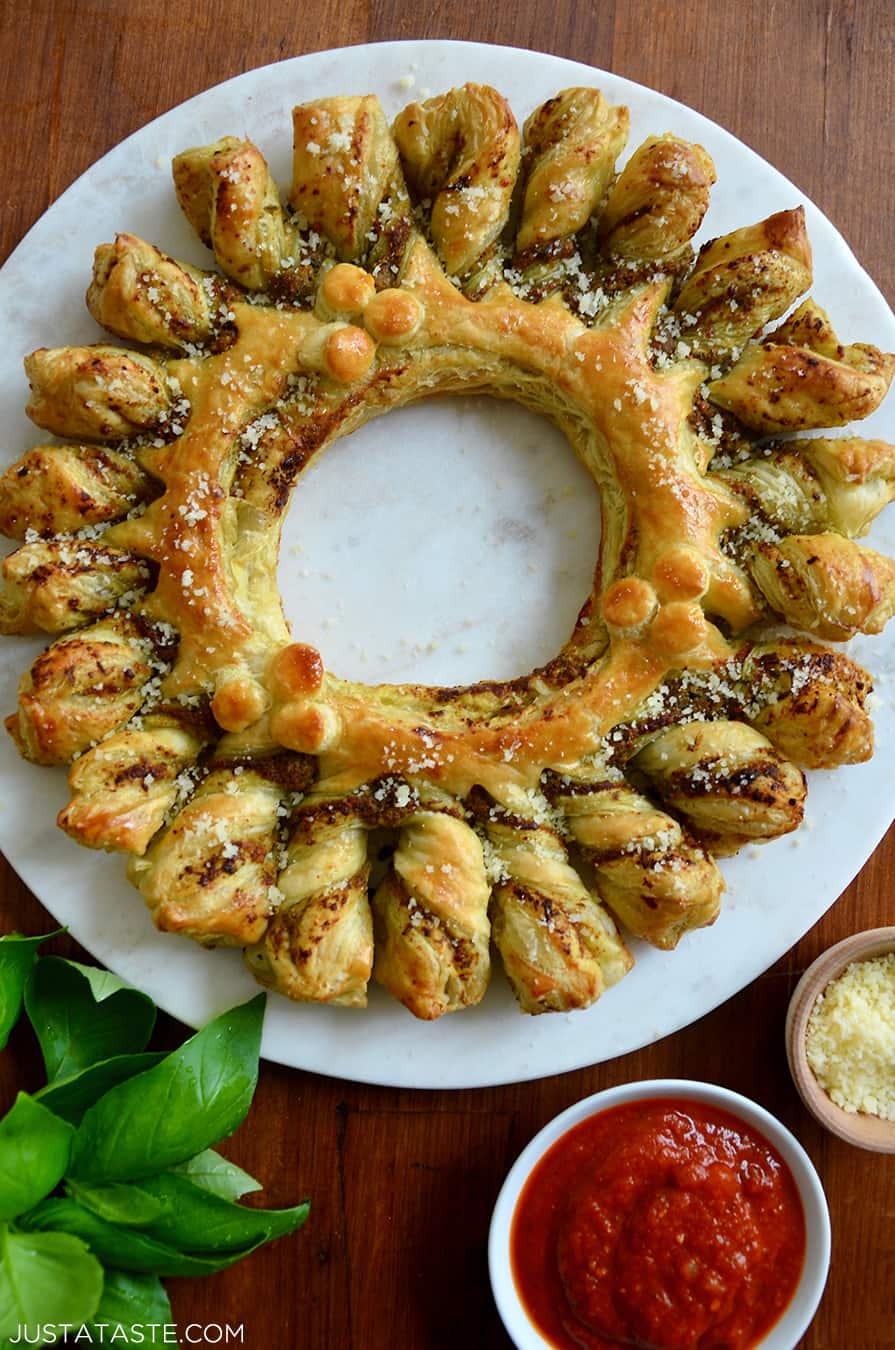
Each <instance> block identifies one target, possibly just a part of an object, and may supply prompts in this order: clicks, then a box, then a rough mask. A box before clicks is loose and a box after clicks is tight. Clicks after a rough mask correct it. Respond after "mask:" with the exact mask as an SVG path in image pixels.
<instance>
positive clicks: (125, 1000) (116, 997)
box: [25, 956, 155, 1083]
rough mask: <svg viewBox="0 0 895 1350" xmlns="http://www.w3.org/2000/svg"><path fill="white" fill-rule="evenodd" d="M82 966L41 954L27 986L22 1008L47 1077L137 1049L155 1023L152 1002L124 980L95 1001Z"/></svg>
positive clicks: (76, 1071) (134, 1051)
mask: <svg viewBox="0 0 895 1350" xmlns="http://www.w3.org/2000/svg"><path fill="white" fill-rule="evenodd" d="M84 970H85V967H84V966H79V965H77V964H76V963H75V962H74V961H64V960H63V959H62V957H60V956H45V957H44V958H43V960H41V961H39V962H38V963H37V965H36V966H35V967H34V970H33V971H32V972H31V978H30V979H29V981H28V983H27V985H26V987H25V1008H26V1010H27V1013H28V1016H29V1018H30V1019H31V1025H32V1026H33V1027H34V1030H35V1032H36V1033H37V1039H38V1040H39V1041H40V1048H41V1051H42V1053H43V1057H44V1064H45V1065H46V1069H47V1078H48V1079H49V1081H50V1082H51V1083H52V1082H53V1081H54V1080H55V1079H57V1078H68V1077H70V1076H71V1075H72V1074H74V1073H79V1072H80V1071H81V1070H82V1069H87V1068H89V1067H90V1065H91V1064H96V1063H98V1062H99V1061H100V1060H104V1059H110V1058H111V1057H112V1056H113V1055H130V1054H137V1053H138V1052H139V1051H140V1050H143V1049H144V1048H145V1046H146V1043H147V1041H148V1040H149V1037H150V1036H151V1035H152V1028H153V1026H154V1025H155V1004H154V1003H153V1002H152V999H151V998H148V997H147V996H146V994H141V993H140V992H139V990H137V989H130V988H128V987H127V986H123V987H121V988H119V989H116V990H114V991H112V990H111V989H107V991H106V992H104V993H103V995H102V998H101V1000H100V1001H99V1002H97V1000H96V998H95V997H94V992H93V987H92V981H91V980H90V979H89V978H88V977H87V976H86V975H85V974H84ZM112 978H113V979H114V978H115V977H114V976H113V977H112ZM100 987H101V988H102V985H100Z"/></svg>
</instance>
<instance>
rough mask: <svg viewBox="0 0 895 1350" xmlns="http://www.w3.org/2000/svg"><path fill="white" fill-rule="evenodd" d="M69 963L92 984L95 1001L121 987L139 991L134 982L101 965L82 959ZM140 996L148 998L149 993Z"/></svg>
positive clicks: (133, 991)
mask: <svg viewBox="0 0 895 1350" xmlns="http://www.w3.org/2000/svg"><path fill="white" fill-rule="evenodd" d="M68 965H70V966H71V967H72V968H73V969H74V970H77V971H80V973H81V974H82V975H83V976H84V979H85V980H86V981H87V983H88V984H89V985H90V992H91V994H92V995H93V1000H94V1002H95V1003H102V1001H103V999H106V998H108V997H109V995H110V994H117V993H118V992H119V990H121V989H126V990H128V991H129V992H130V993H136V992H138V991H137V990H135V989H134V986H133V985H132V984H128V983H127V981H126V980H121V979H119V978H118V976H117V975H113V974H112V972H111V970H103V969H102V968H101V967H100V966H85V965H82V963H81V962H80V961H71V960H70V961H69V962H68ZM140 997H141V998H147V997H148V995H146V994H141V995H140ZM150 1001H151V1000H150Z"/></svg>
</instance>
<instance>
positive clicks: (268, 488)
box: [0, 84, 895, 1018]
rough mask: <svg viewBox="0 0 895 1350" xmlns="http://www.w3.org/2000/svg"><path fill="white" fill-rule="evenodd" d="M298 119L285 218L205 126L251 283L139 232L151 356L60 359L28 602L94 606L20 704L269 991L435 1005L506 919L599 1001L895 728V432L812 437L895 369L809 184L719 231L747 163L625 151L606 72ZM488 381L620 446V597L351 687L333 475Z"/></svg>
mask: <svg viewBox="0 0 895 1350" xmlns="http://www.w3.org/2000/svg"><path fill="white" fill-rule="evenodd" d="M294 133H295V140H294V145H295V151H294V174H293V180H292V187H291V191H290V194H289V200H288V204H287V205H285V206H284V204H283V203H282V202H281V200H280V197H279V194H278V191H277V188H276V186H275V184H274V182H273V180H272V178H271V174H270V172H269V170H268V167H267V165H266V163H265V161H264V159H263V158H262V155H261V152H260V151H259V150H258V149H257V148H256V147H255V146H254V145H253V144H251V143H250V142H248V141H243V140H238V139H236V138H234V137H232V136H228V137H225V138H224V139H223V140H220V141H217V142H216V143H215V144H213V145H207V146H202V147H199V148H196V149H191V150H186V151H184V152H183V153H182V154H180V155H178V156H177V158H176V159H175V160H174V165H173V171H174V185H175V189H176V192H177V197H178V200H179V202H180V205H181V207H182V209H183V211H184V212H185V214H186V216H187V218H188V220H189V221H190V223H191V225H192V226H193V227H194V228H195V230H196V232H197V233H198V235H199V237H200V238H201V240H202V241H203V243H204V244H206V245H207V246H208V248H209V249H211V250H212V252H213V254H214V257H215V259H216V261H217V264H218V267H219V269H220V271H217V272H216V271H210V270H209V271H205V270H202V269H200V268H197V267H195V266H191V265H189V264H187V263H182V262H178V261H176V260H175V259H173V258H171V257H168V256H167V255H165V254H164V253H162V252H160V251H159V250H158V248H156V247H155V246H154V245H153V244H150V243H147V242H144V241H143V240H141V239H138V238H135V237H133V236H132V235H129V234H120V235H118V237H117V238H116V239H115V241H114V243H109V244H103V245H102V246H100V248H99V249H98V250H97V252H96V260H95V267H94V275H93V281H92V283H91V285H90V289H89V291H88V294H87V303H88V306H89V309H90V312H91V313H92V314H93V316H94V317H95V318H96V319H97V321H98V322H99V323H100V324H101V325H102V326H103V327H104V328H105V329H107V330H108V332H109V333H111V334H112V335H114V337H115V338H118V339H124V340H125V342H126V343H127V344H128V345H127V346H121V345H118V344H117V343H112V342H103V343H99V344H97V345H94V346H86V347H63V348H57V349H41V350H39V351H36V352H34V353H33V354H32V355H31V356H29V357H28V358H27V360H26V362H25V366H26V371H27V375H28V378H29V380H30V382H31V388H32V397H31V402H30V405H29V408H28V412H29V414H30V416H31V418H32V419H33V420H34V422H36V423H37V425H38V426H39V427H42V428H44V429H45V430H46V431H48V432H51V433H53V434H54V435H55V436H57V437H61V438H63V440H62V442H61V443H60V442H59V441H52V442H48V443H47V444H44V445H39V446H37V447H35V448H33V449H31V450H29V451H27V453H26V454H25V455H24V456H23V457H22V458H21V459H20V460H19V461H18V462H17V463H16V464H14V465H13V466H12V468H10V469H9V470H7V472H6V474H5V476H4V477H3V479H2V497H0V527H2V529H3V530H4V531H5V532H6V534H7V535H9V536H11V537H12V538H13V539H16V540H21V541H22V543H21V546H20V547H19V548H17V549H16V550H15V551H14V552H13V553H11V554H10V556H9V557H8V558H7V559H6V561H5V563H4V564H3V577H4V589H3V593H2V597H0V616H2V617H0V623H2V628H3V630H4V631H5V632H7V633H29V632H35V631H41V632H46V633H51V634H54V635H56V636H55V637H54V640H53V642H52V643H51V645H50V646H49V647H48V648H47V649H46V651H44V653H43V654H42V655H41V656H39V657H38V659H37V660H36V661H35V662H34V664H33V666H32V668H31V670H30V671H29V672H28V673H27V674H26V675H25V677H24V678H23V679H22V681H21V685H20V690H19V703H18V710H17V711H16V712H15V713H14V714H13V715H12V716H11V717H10V718H9V719H8V721H7V727H8V729H9V731H10V733H11V735H12V736H13V738H14V740H15V741H16V744H17V745H18V747H19V749H20V751H21V753H22V754H23V755H24V756H25V757H26V758H27V759H29V760H32V761H33V762H34V763H36V764H70V765H71V769H70V784H71V794H72V795H71V801H70V802H69V804H68V805H67V806H66V807H65V809H64V810H63V811H62V813H61V815H60V817H59V823H60V825H61V826H62V828H63V829H64V830H66V831H68V833H69V834H70V835H71V836H72V837H73V838H74V839H76V840H77V841H79V842H80V843H82V844H85V845H87V846H89V847H91V848H103V849H110V850H120V851H122V852H124V853H127V854H129V855H130V859H131V861H130V876H131V878H132V880H133V882H134V883H135V885H136V886H137V887H138V888H139V890H140V891H141V893H142V895H143V897H144V899H145V901H146V903H147V905H148V906H149V909H150V911H151V913H152V916H153V919H154V921H155V923H156V924H157V926H158V927H159V928H161V929H163V930H166V931H170V932H179V933H185V934H187V935H188V936H190V937H192V938H194V939H196V940H197V941H198V942H200V943H203V944H205V945H208V946H213V945H216V944H228V945H233V946H237V947H241V948H244V949H245V958H246V961H247V963H248V965H249V968H250V969H251V970H252V971H253V972H254V973H255V975H256V976H257V978H258V979H259V980H260V981H261V983H262V984H264V985H266V986H268V987H269V988H271V989H275V990H278V991H279V992H281V993H284V994H286V995H287V996H288V997H290V998H292V999H297V1000H313V1001H317V1002H324V1003H332V1004H343V1005H352V1006H359V1005H363V1004H364V1003H365V1002H366V999H367V989H368V984H369V981H370V979H371V977H372V978H373V979H375V980H377V981H378V982H379V983H380V984H382V985H384V986H385V988H386V989H387V990H389V992H390V993H392V994H393V995H394V996H395V997H396V998H397V999H399V1000H400V1001H401V1002H402V1003H404V1004H405V1005H406V1006H407V1007H408V1008H409V1009H410V1010H411V1012H413V1013H414V1014H415V1015H416V1016H417V1017H421V1018H436V1017H439V1016H440V1015H441V1014H442V1013H446V1012H452V1011H455V1010H457V1009H460V1008H463V1007H466V1006H469V1005H471V1004H475V1003H477V1002H478V1001H479V1000H480V999H481V997H482V995H483V993H484V992H485V989H486V987H487V984H488V980H489V975H490V962H491V953H492V949H496V952H497V953H499V956H500V959H501V961H502V962H503V966H504V970H505V971H506V974H507V976H508V978H509V981H510V983H511V985H512V988H513V991H514V993H515V995H516V997H517V999H518V1001H519V1004H520V1006H521V1008H522V1009H523V1010H525V1011H526V1012H544V1011H555V1010H568V1009H573V1008H583V1007H586V1006H588V1005H589V1004H591V1003H593V1002H594V1001H595V1000H596V999H597V998H599V996H600V995H601V993H602V992H603V990H604V989H605V988H606V987H607V986H609V985H612V984H613V983H614V982H615V981H617V980H619V979H620V978H621V977H622V976H623V975H624V974H625V972H626V971H627V970H628V969H629V967H630V966H631V963H632V958H631V956H630V954H629V951H628V948H627V946H626V943H625V938H624V936H623V932H625V933H627V934H632V935H634V936H635V937H637V938H641V939H645V940H646V941H647V942H650V943H653V944H655V945H656V946H657V947H660V948H663V949H671V948H673V947H674V946H675V945H676V944H677V942H678V941H679V940H680V939H681V937H682V936H683V935H684V934H685V933H687V932H688V931H689V930H691V929H694V928H698V927H701V926H703V925H706V924H710V923H712V921H713V920H714V919H715V917H716V915H717V913H718V907H719V902H720V898H721V893H722V891H723V889H724V886H723V881H722V877H721V873H720V871H719V869H718V866H717V864H716V862H715V858H716V857H717V856H723V855H725V854H730V853H733V852H735V851H736V850H737V849H738V848H740V847H741V846H742V845H743V844H744V843H746V842H747V841H750V842H761V841H763V840H767V839H772V838H775V837H776V836H778V835H781V834H785V833H786V832H788V831H791V830H794V829H796V828H797V826H798V825H799V822H800V820H801V818H802V811H803V805H804V801H805V792H806V787H805V778H804V774H803V769H804V768H834V767H836V766H839V765H844V764H849V763H854V762H856V761H860V760H864V759H867V758H869V756H870V755H871V753H872V748H873V731H872V725H871V722H870V719H869V716H868V714H867V712H866V710H865V700H866V697H867V695H868V693H869V691H870V688H871V683H870V678H869V676H868V675H867V674H866V673H865V671H863V670H862V669H861V668H860V667H859V666H857V665H856V664H855V663H854V662H853V661H852V660H850V659H849V658H848V657H846V656H845V655H843V654H840V653H839V652H838V651H836V650H835V649H832V648H830V647H829V646H827V645H826V643H825V641H824V640H832V641H836V642H842V641H844V640H846V639H848V638H850V637H851V636H852V635H854V634H857V633H878V632H879V631H880V630H881V629H882V627H883V625H884V624H885V623H886V622H887V620H888V619H889V618H890V617H891V615H892V613H893V610H895V563H893V562H891V561H890V560H889V559H888V558H885V557H883V556H881V555H880V554H878V553H876V552H874V551H873V550H871V549H869V548H867V547H865V546H864V545H862V544H860V543H857V542H855V540H856V539H857V538H860V537H861V536H862V535H864V534H865V533H866V532H867V530H868V528H869V526H870V523H871V521H872V520H873V518H874V517H875V516H876V515H877V513H878V512H879V511H880V510H881V509H882V508H883V507H884V506H885V505H886V503H887V502H889V501H890V500H891V499H892V498H893V496H895V447H893V446H891V445H887V444H884V443H883V442H881V441H878V440H861V439H857V438H855V437H853V436H850V435H844V436H838V437H828V436H825V435H819V436H818V435H814V436H810V437H801V436H796V437H793V436H792V435H791V434H790V433H793V432H805V431H814V432H816V431H823V430H826V429H828V428H835V427H843V426H845V425H846V424H848V423H850V422H852V421H854V420H855V419H856V418H861V417H864V416H866V415H867V414H868V413H870V412H871V411H872V410H873V409H874V408H876V406H877V405H878V404H879V403H880V401H881V399H882V398H883V396H884V395H885V393H886V390H887V388H888V386H889V383H890V380H891V378H892V374H893V368H895V358H893V357H892V356H889V355H884V354H883V353H881V352H879V351H878V350H876V349H875V348H874V347H871V346H867V345H863V344H861V343H856V344H854V345H851V346H844V345H843V344H842V343H840V341H839V339H838V338H837V336H836V334H835V333H834V332H833V329H832V327H831V325H830V322H829V320H828V318H827V316H826V314H825V313H824V311H823V310H822V309H820V308H819V307H818V305H817V304H816V303H815V301H814V300H813V299H810V298H803V297H804V296H805V295H806V293H807V292H808V290H809V288H810V285H811V276H812V272H811V250H810V247H809V243H808V239H807V237H806V232H805V224H804V217H803V212H802V210H801V209H800V208H798V207H796V208H794V209H792V210H787V211H783V212H780V213H779V214H776V215H773V216H771V217H770V218H769V219H767V220H763V221H760V222H759V223H757V224H750V225H747V226H745V227H744V228H742V229H738V230H735V231H733V233H731V234H728V235H726V236H725V237H723V238H720V239H715V240H712V241H711V242H710V243H708V244H706V245H705V246H704V247H703V248H701V249H700V250H699V252H698V253H695V252H694V249H693V247H692V245H691V242H690V241H691V239H692V238H693V236H694V234H695V233H696V231H697V229H698V228H699V226H700V223H701V222H702V219H703V216H704V214H705V212H706V209H707V207H708V204H709V193H710V189H711V186H712V183H713V182H714V179H715V170H714V166H713V164H712V161H711V159H710V158H709V156H708V154H707V153H706V152H705V150H703V149H702V147H700V146H698V145H691V144H688V143H687V142H686V141H683V140H680V139H678V138H677V137H676V136H674V135H673V134H664V135H655V136H651V137H649V138H648V139H647V140H646V141H645V142H644V143H643V144H642V145H641V146H639V147H638V148H637V149H635V150H634V152H633V154H632V155H631V156H630V158H628V160H627V162H626V163H625V165H624V167H623V168H622V169H621V171H620V172H618V171H617V168H616V162H617V160H618V159H619V157H620V156H621V154H622V151H623V149H624V147H625V143H626V139H627V135H628V113H627V110H626V109H625V108H622V107H612V106H610V105H609V104H608V103H607V102H606V100H605V99H604V98H603V97H602V96H601V94H600V93H599V92H598V91H597V90H595V89H586V88H574V89H567V90H564V91H563V92H561V93H559V94H558V95H557V96H556V97H555V98H552V99H550V100H549V101H548V102H547V103H545V104H544V105H543V106H542V107H540V108H538V109H537V110H536V111H535V112H533V113H532V115H531V116H530V117H529V118H528V120H527V121H526V122H525V125H524V127H523V128H522V130H521V132H520V130H519V128H518V126H517V123H516V121H515V119H514V116H513V113H512V112H511V110H510V108H509V106H508V104H507V103H506V101H505V100H504V99H503V98H502V97H501V95H500V94H499V93H497V92H496V91H495V90H494V89H490V88H487V87H484V86H480V85H473V84H468V85H466V86H464V87H463V88H461V89H453V90H451V91H449V92H448V93H445V94H442V95H440V96H438V97H435V98H431V99H429V100H428V101H426V102H424V103H414V104H412V105H411V106H409V107H407V108H405V109H404V111H403V112H402V113H401V114H400V115H399V116H398V117H397V119H396V121H395V122H394V124H393V125H392V126H391V127H390V126H389V125H388V124H387V122H386V118H385V116H384V114H383V111H382V109H381V107H380V105H379V103H378V101H377V100H376V98H374V97H372V96H367V97H338V98H325V99H321V100H319V101H316V102H312V103H305V104H302V105H301V106H299V107H297V108H296V109H295V111H294ZM786 316H788V317H786ZM781 321H782V322H781ZM473 392H475V393H482V392H484V393H488V394H492V395H494V396H496V397H500V398H508V399H514V400H516V401H518V402H519V403H521V404H523V405H525V406H526V407H529V408H532V409H535V410H537V411H539V412H541V413H544V414H546V415H547V416H548V417H549V418H551V419H552V420H553V421H554V422H555V423H556V424H557V425H558V426H559V427H560V428H561V429H562V430H563V431H564V432H565V434H566V435H567V437H568V439H569V441H570V442H571V444H572V446H573V447H574V449H575V451H576V453H577V454H578V456H579V457H580V459H581V461H582V463H583V464H584V465H585V467H586V468H587V469H588V471H589V472H590V474H591V475H592V477H593V479H594V482H595V483H596V485H597V487H598V489H599V491H600V494H601V501H602V538H601V544H600V556H599V560H598V563H597V566H596V572H595V576H594V583H593V589H592V593H591V595H590V596H589V598H588V599H587V601H586V603H585V605H584V606H583V608H582V610H581V612H580V615H579V617H578V620H577V623H576V625H575V628H574V631H573V633H572V634H571V636H570V637H569V639H568V641H567V642H566V644H565V646H564V647H563V648H562V650H561V651H560V652H559V654H558V655H557V656H556V657H555V659H553V660H552V661H550V663H549V664H548V665H546V666H544V667H543V668H542V669H539V670H535V671H534V672H532V673H531V674H529V675H526V676H524V677H522V678H519V679H515V680H511V681H506V682H489V683H481V684H475V685H471V686H468V687H464V688H427V687H422V686H418V685H400V686H393V685H378V686H375V687H368V686H366V685H363V684H359V683H353V682H350V681H347V680H343V679H339V678H338V677H337V676H336V675H335V674H333V673H332V672H331V671H329V670H327V669H325V667H324V664H323V660H322V658H321V656H320V654H319V652H318V651H316V650H315V649H314V648H313V647H311V646H309V645H307V644H306V643H304V642H302V641H301V635H300V634H299V635H298V640H296V638H295V637H294V636H293V634H292V633H291V632H290V631H289V628H288V626H287V624H286V621H285V619H284V617H283V613H282V609H281V605H280V600H279V595H278V591H277V585H276V567H277V556H278V542H279V534H280V526H281V522H282V520H283V516H284V513H285V511H286V510H287V508H288V505H289V500H290V496H291V493H292V491H293V488H294V487H295V486H296V484H297V483H298V482H299V480H300V478H301V475H302V473H303V472H304V470H305V469H306V468H307V467H308V465H309V464H310V463H311V462H312V460H313V459H314V457H315V456H316V455H317V454H319V452H320V451H321V450H322V449H323V448H324V447H325V446H327V445H329V444H330V443H331V442H332V441H333V440H335V439H336V438H337V437H339V436H344V435H346V434H347V433H348V432H350V431H352V430H353V429H354V428H355V427H357V426H359V425H360V424H361V423H363V422H364V421H366V420H367V419H368V418H370V417H373V416H375V415H379V414H382V413H385V412H387V411H389V410H390V409H392V408H395V407H398V406H400V405H402V404H406V403H408V402H410V401H411V400H415V399H420V398H424V397H428V396H429V395H432V394H436V393H451V394H460V393H473ZM781 623H783V624H785V625H788V626H789V635H788V636H786V637H780V636H779V635H777V636H771V635H770V630H772V629H775V630H776V633H777V634H779V632H780V627H781ZM794 630H797V631H794ZM371 839H372V843H371ZM382 859H385V866H384V869H383V866H381V865H378V864H380V863H381V861H382ZM374 864H375V865H374Z"/></svg>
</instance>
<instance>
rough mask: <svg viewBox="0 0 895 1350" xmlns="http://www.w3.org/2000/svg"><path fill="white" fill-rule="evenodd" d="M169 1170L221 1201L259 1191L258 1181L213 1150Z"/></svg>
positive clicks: (209, 1149)
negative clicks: (217, 1196) (209, 1192)
mask: <svg viewBox="0 0 895 1350" xmlns="http://www.w3.org/2000/svg"><path fill="white" fill-rule="evenodd" d="M170 1170H171V1171H172V1172H178V1173H181V1174H182V1175H183V1176H185V1177H187V1178H188V1179H189V1180H190V1181H191V1182H192V1183H193V1185H194V1186H201V1187H202V1189H203V1191H211V1193H212V1195H219V1196H220V1197H221V1198H222V1199H223V1200H238V1199H239V1198H240V1196H242V1195H248V1193H249V1191H260V1190H261V1182H260V1181H256V1180H255V1178H254V1177H250V1176H249V1174H248V1172H244V1171H243V1170H242V1168H241V1167H237V1166H236V1163H232V1162H231V1161H230V1159H229V1158H222V1157H221V1155H220V1153H215V1151H214V1149H213V1148H206V1149H203V1150H202V1152H201V1153H197V1154H196V1156H195V1158H187V1160H186V1162H182V1163H178V1164H177V1166H176V1167H172V1168H171V1169H170Z"/></svg>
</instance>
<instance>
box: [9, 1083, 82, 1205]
mask: <svg viewBox="0 0 895 1350" xmlns="http://www.w3.org/2000/svg"><path fill="white" fill-rule="evenodd" d="M73 1137H74V1130H73V1129H72V1127H71V1125H69V1124H68V1123H67V1122H66V1121H64V1120H60V1119H59V1117H58V1116H54V1115H53V1113H52V1111H48V1110H47V1109H46V1107H45V1106H41V1104H40V1103H39V1102H36V1101H34V1099H33V1098H32V1097H29V1096H28V1094H27V1092H20V1093H19V1095H18V1096H17V1097H16V1100H15V1104H14V1106H13V1107H12V1110H10V1111H7V1113H6V1115H5V1116H4V1117H3V1119H2V1120H0V1220H4V1221H5V1220H7V1219H14V1218H16V1216H17V1215H19V1214H22V1213H24V1211H25V1210H26V1209H31V1207H32V1206H33V1205H36V1204H37V1202H38V1201H39V1200H42V1199H43V1198H44V1196H45V1195H49V1193H50V1191H52V1190H53V1189H54V1187H56V1186H58V1184H59V1182H60V1181H61V1180H62V1177H63V1176H64V1175H65V1169H66V1168H67V1167H68V1159H69V1154H70V1152H71V1141H72V1138H73Z"/></svg>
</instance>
